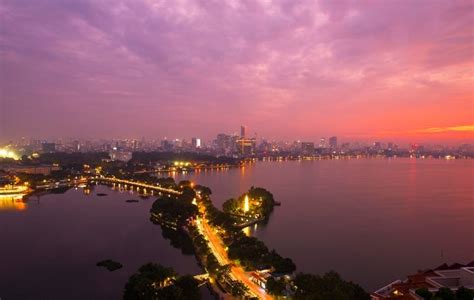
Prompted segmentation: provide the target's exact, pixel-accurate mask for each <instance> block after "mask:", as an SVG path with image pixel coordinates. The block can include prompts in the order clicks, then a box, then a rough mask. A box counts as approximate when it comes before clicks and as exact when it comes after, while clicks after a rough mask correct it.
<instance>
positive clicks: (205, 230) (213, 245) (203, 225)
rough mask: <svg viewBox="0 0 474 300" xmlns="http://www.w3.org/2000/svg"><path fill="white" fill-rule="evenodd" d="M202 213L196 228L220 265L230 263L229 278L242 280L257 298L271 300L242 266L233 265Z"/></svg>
mask: <svg viewBox="0 0 474 300" xmlns="http://www.w3.org/2000/svg"><path fill="white" fill-rule="evenodd" d="M202 215H203V218H199V220H198V222H197V225H198V229H199V231H200V232H201V233H202V234H203V235H204V236H205V237H206V238H207V240H208V245H209V248H210V249H211V251H212V252H213V253H214V255H215V256H216V258H217V260H218V262H219V263H220V264H221V265H227V264H231V265H232V267H231V270H230V276H231V278H232V279H234V280H238V281H240V282H242V283H243V284H244V285H245V286H246V287H247V288H248V289H249V291H250V293H251V294H253V295H255V296H257V297H258V298H259V299H265V300H272V299H273V297H272V296H271V295H268V294H267V293H266V292H265V290H264V289H262V288H261V287H260V286H258V285H257V284H256V283H254V282H253V281H251V280H250V277H249V275H248V274H247V273H246V272H245V271H244V269H243V268H241V267H237V266H233V262H232V260H230V259H229V257H228V256H227V251H226V250H225V246H224V243H223V242H222V240H221V238H220V237H219V236H218V234H217V233H216V232H215V231H214V229H213V228H212V227H211V226H210V225H209V223H208V222H207V219H206V218H205V214H202Z"/></svg>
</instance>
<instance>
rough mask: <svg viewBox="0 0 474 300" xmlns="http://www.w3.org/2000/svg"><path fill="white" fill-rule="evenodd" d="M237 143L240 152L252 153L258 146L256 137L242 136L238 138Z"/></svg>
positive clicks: (244, 153) (243, 153)
mask: <svg viewBox="0 0 474 300" xmlns="http://www.w3.org/2000/svg"><path fill="white" fill-rule="evenodd" d="M236 143H237V147H238V151H239V154H241V155H251V154H254V153H255V148H256V146H257V140H256V139H246V138H240V139H238V140H237V142H236Z"/></svg>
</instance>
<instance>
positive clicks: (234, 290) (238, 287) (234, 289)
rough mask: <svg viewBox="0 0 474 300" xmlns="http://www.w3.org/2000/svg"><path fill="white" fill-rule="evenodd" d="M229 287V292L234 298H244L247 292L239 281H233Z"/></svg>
mask: <svg viewBox="0 0 474 300" xmlns="http://www.w3.org/2000/svg"><path fill="white" fill-rule="evenodd" d="M230 285H231V286H230V292H231V294H232V296H234V297H241V296H244V295H245V294H246V293H247V291H248V288H247V287H246V286H245V285H244V284H243V283H242V282H240V281H237V280H234V281H232V282H231V284H230Z"/></svg>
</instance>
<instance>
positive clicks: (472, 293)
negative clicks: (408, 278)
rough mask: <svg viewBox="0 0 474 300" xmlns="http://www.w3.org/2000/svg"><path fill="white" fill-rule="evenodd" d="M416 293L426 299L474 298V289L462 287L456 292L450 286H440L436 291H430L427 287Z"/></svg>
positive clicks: (454, 299) (462, 299) (469, 299)
mask: <svg viewBox="0 0 474 300" xmlns="http://www.w3.org/2000/svg"><path fill="white" fill-rule="evenodd" d="M416 294H417V295H418V296H420V297H421V298H423V299H424V300H472V299H474V290H470V289H467V288H465V287H460V288H459V289H457V291H456V292H453V291H452V290H451V289H449V288H440V289H439V290H438V291H437V292H436V293H432V292H430V291H429V290H428V289H426V288H420V289H417V290H416Z"/></svg>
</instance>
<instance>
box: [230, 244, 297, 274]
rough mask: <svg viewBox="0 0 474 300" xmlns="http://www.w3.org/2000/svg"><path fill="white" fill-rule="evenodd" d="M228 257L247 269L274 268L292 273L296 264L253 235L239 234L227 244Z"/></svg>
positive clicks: (279, 271)
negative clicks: (270, 248)
mask: <svg viewBox="0 0 474 300" xmlns="http://www.w3.org/2000/svg"><path fill="white" fill-rule="evenodd" d="M229 257H230V258H231V259H237V260H239V261H240V263H241V264H242V265H243V266H244V267H245V268H247V269H258V268H270V267H273V268H275V272H277V273H292V272H294V271H295V270H296V265H295V264H294V263H293V261H292V260H291V259H290V258H283V257H282V256H280V255H279V254H278V253H276V252H275V250H271V251H269V249H268V248H267V246H265V244H264V243H263V242H262V241H260V240H259V239H257V238H255V237H248V236H245V235H240V236H239V237H237V238H235V239H234V241H233V242H232V243H231V244H230V245H229Z"/></svg>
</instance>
